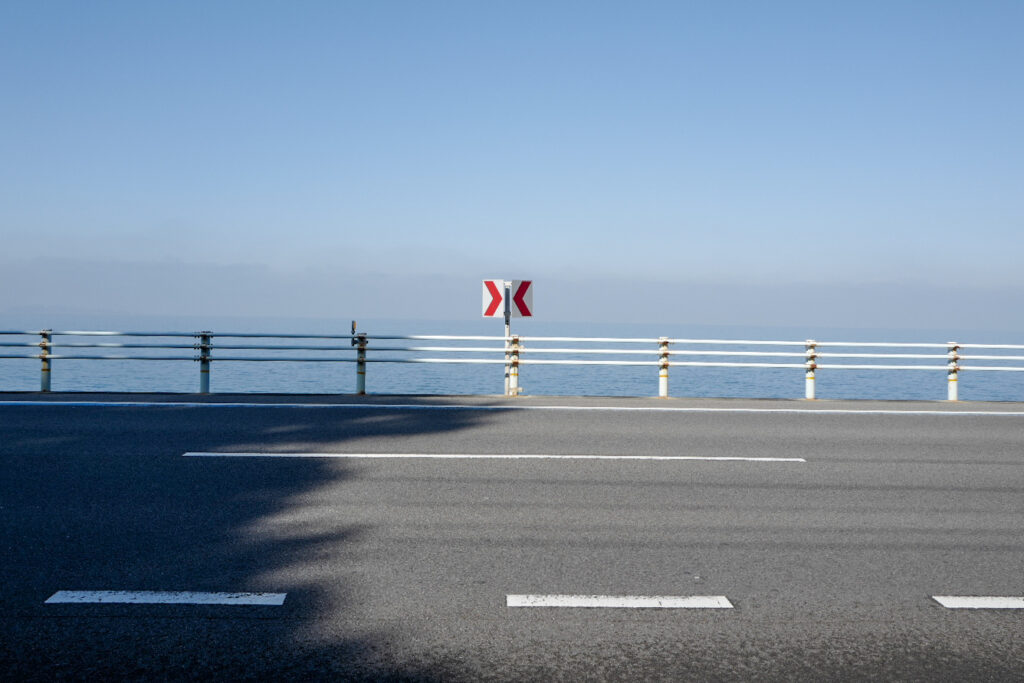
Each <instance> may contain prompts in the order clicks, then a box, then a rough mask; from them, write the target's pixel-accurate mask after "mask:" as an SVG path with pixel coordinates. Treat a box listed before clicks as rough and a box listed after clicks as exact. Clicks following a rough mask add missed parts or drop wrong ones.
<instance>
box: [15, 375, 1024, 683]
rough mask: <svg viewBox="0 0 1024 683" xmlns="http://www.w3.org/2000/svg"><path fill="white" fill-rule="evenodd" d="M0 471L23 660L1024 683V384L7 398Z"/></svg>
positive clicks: (461, 673) (147, 674)
mask: <svg viewBox="0 0 1024 683" xmlns="http://www.w3.org/2000/svg"><path fill="white" fill-rule="evenodd" d="M207 401H210V402H215V404H209V403H206V402H207ZM282 404H287V405H282ZM493 455H502V456H506V457H501V458H494V457H449V456H493ZM278 456H287V457H278ZM338 456H344V457H338ZM353 456H357V457H353ZM369 456H373V457H369ZM426 456H431V457H426ZM438 456H443V457H438ZM522 456H531V457H522ZM556 456H599V457H585V458H581V457H573V458H565V457H556ZM0 472H2V477H0V552H2V555H3V558H4V559H3V564H2V566H3V583H2V588H0V671H3V672H5V674H6V675H5V678H8V679H12V680H13V679H33V680H44V679H46V680H51V679H54V678H71V679H86V678H89V679H94V678H96V677H98V676H101V675H111V676H115V677H119V678H174V679H180V678H212V677H215V676H216V677H224V678H243V677H254V678H255V677H261V678H263V677H278V678H280V677H283V676H295V677H300V676H301V677H304V678H315V679H368V680H369V679H373V680H379V679H396V680H401V679H409V680H478V679H485V680H486V679H493V680H530V679H533V680H551V679H562V680H567V679H573V680H576V679H580V678H590V679H620V678H643V679H652V680H680V679H691V680H738V679H743V680H747V679H759V680H821V679H824V678H828V679H841V680H856V679H869V678H870V679H879V678H882V679H902V680H926V679H927V680H935V679H945V680H957V679H959V680H968V679H970V680H1009V679H1016V680H1020V679H1021V678H1022V677H1024V639H1022V638H1021V634H1022V633H1024V609H1019V607H1021V606H1024V604H1022V603H1024V599H1022V596H1024V532H1022V529H1024V405H1021V404H981V403H960V404H948V403H873V402H835V401H818V402H803V401H746V400H719V401H711V400H686V399H670V400H660V401H659V400H656V399H542V398H520V399H515V400H506V399H503V398H496V397H477V398H454V397H453V398H443V399H442V398H424V397H418V398H413V397H397V398H380V397H376V398H374V397H371V398H367V399H362V400H360V399H356V398H352V397H348V398H334V397H312V396H310V397H294V396H293V397H271V396H213V397H209V398H204V399H195V398H194V397H190V396H174V395H157V396H138V395H132V396H115V395H102V396H90V395H82V394H73V395H68V394H65V395H60V394H54V395H50V396H45V397H44V396H41V395H39V394H0ZM937 596H938V597H939V598H940V599H941V600H942V601H944V602H945V603H946V604H949V605H953V606H956V605H957V604H958V603H957V602H956V601H955V600H953V599H951V598H947V597H945V596H951V597H952V598H963V597H978V596H981V597H986V598H989V601H988V602H986V603H983V607H986V608H985V609H955V608H951V607H947V606H944V605H943V604H942V603H941V602H940V600H937V599H936V597H937ZM995 598H998V599H999V601H994V599H995ZM239 602H241V603H247V602H254V603H257V604H238V603H239ZM182 603H186V604H182ZM188 603H204V604H188ZM519 605H522V606H519ZM541 605H557V606H541ZM581 605H590V606H581ZM993 607H999V608H998V609H994V608H993ZM1014 607H1018V608H1016V609H1015V608H1014Z"/></svg>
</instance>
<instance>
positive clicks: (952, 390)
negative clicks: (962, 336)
mask: <svg viewBox="0 0 1024 683" xmlns="http://www.w3.org/2000/svg"><path fill="white" fill-rule="evenodd" d="M946 355H947V357H948V358H949V363H948V365H947V366H946V375H947V378H946V379H947V380H948V381H947V382H946V386H947V390H946V399H947V400H949V401H959V400H960V389H959V384H960V383H959V382H958V381H957V380H958V379H959V378H960V364H959V361H960V345H959V344H957V343H956V342H949V344H948V353H947V354H946Z"/></svg>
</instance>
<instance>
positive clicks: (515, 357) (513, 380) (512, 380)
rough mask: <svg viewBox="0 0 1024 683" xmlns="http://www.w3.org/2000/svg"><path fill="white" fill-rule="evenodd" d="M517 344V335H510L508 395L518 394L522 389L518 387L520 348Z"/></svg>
mask: <svg viewBox="0 0 1024 683" xmlns="http://www.w3.org/2000/svg"><path fill="white" fill-rule="evenodd" d="M521 348H522V347H521V346H520V345H519V337H518V336H513V337H512V356H511V359H510V360H509V375H508V395H509V396H518V395H519V392H520V391H522V389H520V387H519V351H520V350H521Z"/></svg>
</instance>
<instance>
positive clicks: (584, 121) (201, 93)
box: [0, 0, 1024, 327]
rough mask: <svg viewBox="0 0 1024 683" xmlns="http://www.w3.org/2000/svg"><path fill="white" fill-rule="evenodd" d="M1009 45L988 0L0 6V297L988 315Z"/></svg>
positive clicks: (177, 304)
mask: <svg viewBox="0 0 1024 683" xmlns="http://www.w3.org/2000/svg"><path fill="white" fill-rule="evenodd" d="M1022 36H1024V2H1019V1H1013V2H984V1H981V2H972V1H966V0H965V1H963V2H942V1H940V0H939V1H936V0H933V1H924V0H922V1H920V2H908V1H900V0H886V1H883V2H874V1H864V2H844V3H837V2H786V1H784V0H780V1H777V2H756V1H750V2H739V1H737V2H682V1H678V2H643V1H640V2H619V3H608V2H595V1H586V2H524V1H517V2H453V1H449V0H445V1H444V2H440V1H439V2H424V1H416V2H387V1H381V2H340V1H338V2H333V1H332V2H257V1H253V0H250V1H248V2H237V3H233V2H139V1H138V0H132V1H130V2H78V1H74V2H51V1H47V2H27V1H26V2H13V1H11V2H4V3H2V4H0V93H2V95H0V97H2V99H0V102H2V105H0V235H2V238H3V240H2V243H3V246H2V247H0V268H2V274H0V312H2V311H5V310H6V311H11V310H19V311H24V310H27V309H28V308H31V309H33V310H42V311H45V310H47V307H49V306H52V307H55V308H57V309H62V308H70V309H75V308H76V307H77V308H81V309H83V310H85V309H87V308H89V307H90V306H91V307H92V308H95V309H96V310H112V311H121V312H132V311H134V312H146V311H152V310H168V311H173V312H174V313H176V314H183V315H187V314H188V313H189V312H190V311H193V310H194V311H196V312H197V313H203V314H211V313H218V312H222V313H224V314H228V313H231V312H241V313H245V314H253V313H266V314H269V315H278V316H280V315H287V314H289V313H297V314H302V315H319V314H323V315H325V316H339V317H347V316H349V315H351V316H353V317H355V316H373V315H380V316H390V317H401V316H410V317H418V318H432V317H438V318H456V319H457V318H467V319H468V318H473V317H475V316H479V307H480V283H479V280H480V279H481V278H483V277H498V278H501V277H505V278H509V279H512V278H525V279H530V278H532V279H534V280H535V281H536V283H537V284H536V294H535V307H536V309H537V313H538V315H539V316H542V315H545V314H546V315H548V316H550V317H552V318H555V319H591V320H593V319H599V318H601V317H602V316H611V317H615V318H616V319H620V320H629V319H633V318H639V319H643V320H650V319H652V318H656V317H657V315H659V311H658V309H657V307H656V306H655V305H654V304H652V303H651V301H652V300H654V299H656V298H658V297H667V298H672V299H673V300H676V301H678V300H680V299H685V298H686V297H687V296H690V295H691V293H692V292H697V291H699V292H701V293H702V294H701V296H702V297H704V298H703V299H702V301H701V306H700V307H698V308H701V310H703V309H707V310H708V311H713V310H717V311H718V312H717V313H716V314H715V315H714V316H712V317H714V318H715V319H714V320H710V319H706V320H699V321H697V322H715V323H734V324H743V323H745V322H748V321H749V315H750V314H751V313H750V312H752V311H757V312H760V313H762V314H763V315H764V317H765V318H766V320H774V319H775V317H778V318H779V320H778V322H782V323H800V322H806V321H807V320H814V319H817V318H815V317H814V316H815V315H820V313H818V314H814V313H812V312H811V311H810V310H803V309H802V307H801V306H799V305H794V303H793V301H792V299H793V298H797V299H798V298H799V297H800V296H802V295H801V293H802V292H804V293H809V292H815V291H817V292H818V294H816V295H815V294H810V295H809V300H813V301H814V306H815V307H820V306H828V305H829V303H828V301H824V302H822V301H821V299H822V295H821V294H820V292H825V291H827V292H831V293H833V294H832V302H833V304H834V305H835V307H836V309H835V310H836V311H848V313H841V314H837V315H839V317H843V316H844V315H845V316H847V317H855V314H854V313H852V312H853V311H858V312H859V313H858V314H857V315H860V316H861V317H860V318H857V319H849V320H848V321H847V322H849V323H850V326H855V325H857V324H861V323H862V324H880V325H891V324H894V323H898V322H900V321H901V318H900V316H901V313H900V311H905V310H906V309H907V308H908V307H909V308H914V309H917V310H921V311H923V310H928V311H929V313H928V314H927V316H926V317H928V316H933V317H934V316H941V315H942V314H943V313H942V311H943V306H940V305H936V300H938V299H941V298H942V297H944V296H946V295H948V294H949V292H950V291H954V290H955V291H956V292H958V293H959V296H960V297H961V298H960V299H958V300H957V303H956V305H957V306H963V307H966V308H969V309H973V310H971V311H968V312H967V313H969V314H972V313H973V314H974V315H975V316H976V317H978V316H981V317H980V318H979V320H981V319H984V320H982V324H990V323H991V324H995V323H996V322H998V320H999V319H1000V318H1001V317H1003V318H1005V317H1006V316H1007V314H1008V312H1009V311H1011V310H1012V316H1015V317H1016V318H1019V317H1020V315H1019V309H1020V303H1021V294H1022V292H1024V268H1022V267H1021V256H1020V254H1021V251H1022V246H1024V201H1022V198H1024V132H1022V121H1024V106H1022V105H1024V78H1022V73H1024V40H1022ZM188 282H191V283H192V284H191V285H189V284H188ZM196 282H201V283H202V284H203V287H202V291H198V290H196V288H195V283H196ZM719 285H721V287H719ZM190 287H191V288H190ZM901 287H903V288H905V289H904V297H903V299H901V301H902V303H901V304H900V308H899V309H898V310H896V309H892V308H891V306H890V308H889V309H886V305H887V303H888V302H887V301H886V297H885V296H884V295H883V296H881V297H880V296H879V292H885V291H886V288H901ZM588 291H594V292H598V291H599V292H601V295H600V306H598V305H597V304H596V303H595V302H594V301H593V300H592V299H593V298H594V297H588V296H586V294H585V293H586V292H588ZM766 292H768V293H774V294H773V296H776V295H777V296H780V297H784V298H788V299H789V300H790V301H789V303H788V304H787V305H786V307H781V306H780V307H779V309H778V316H775V315H774V314H773V304H772V302H771V301H760V300H759V297H762V296H766V294H765V293H766ZM907 292H912V293H919V294H914V295H913V296H918V295H919V296H920V297H922V299H921V301H920V302H918V303H920V306H918V305H917V303H915V301H916V300H915V299H914V298H913V296H911V295H910V294H906V293H907ZM972 292H974V293H975V294H976V295H975V296H974V298H971V293H972ZM463 296H464V298H462V297H463ZM716 297H722V298H721V299H718V298H716ZM730 297H731V298H730ZM908 297H909V298H908ZM963 297H967V298H966V299H964V298H963ZM417 300H429V301H430V302H431V305H430V307H429V308H427V307H425V306H423V305H421V304H419V303H416V301H417ZM925 300H927V305H925ZM641 301H642V303H640V302H641ZM743 301H746V302H748V304H749V302H751V301H754V302H757V303H756V305H754V306H751V305H748V306H747V308H746V309H744V308H742V307H741V306H739V302H743ZM730 306H731V307H732V308H731V310H734V311H735V313H734V314H733V315H731V316H730V315H729V314H728V313H722V312H721V309H729V308H730ZM844 307H845V308H844ZM1013 309H1016V310H1013ZM783 310H785V311H786V313H785V315H783V313H782V311H783ZM744 311H748V312H747V313H744ZM949 314H950V315H957V312H955V311H952V310H951V311H949ZM982 314H984V315H982ZM672 315H674V316H676V317H678V316H679V315H685V308H684V309H682V310H680V309H674V310H673V313H672ZM709 315H710V314H705V318H708V316H709ZM802 315H803V316H804V317H803V318H801V316H802ZM985 315H987V316H989V317H988V318H985ZM745 316H746V317H745ZM787 316H788V317H787ZM782 318H786V319H785V320H783V319H782ZM1016 318H1015V319H1016ZM828 321H829V322H830V323H834V322H842V320H839V321H832V320H831V319H829V320H828ZM985 321H988V322H985ZM757 322H762V321H757ZM921 322H929V321H928V320H923V321H921ZM940 322H941V321H938V320H936V321H935V323H936V325H938V324H939V323H940ZM915 324H917V323H916V322H915ZM1013 325H1016V326H1019V327H1021V326H1024V324H1021V323H1020V322H1019V321H1017V322H1014V323H1013ZM1013 325H1007V326H1013ZM0 327H3V325H0Z"/></svg>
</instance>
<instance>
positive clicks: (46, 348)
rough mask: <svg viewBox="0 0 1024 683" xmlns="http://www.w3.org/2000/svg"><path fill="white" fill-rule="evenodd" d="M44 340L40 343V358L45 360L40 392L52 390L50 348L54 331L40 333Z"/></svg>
mask: <svg viewBox="0 0 1024 683" xmlns="http://www.w3.org/2000/svg"><path fill="white" fill-rule="evenodd" d="M40 334H41V335H42V337H43V340H42V341H41V342H39V357H40V358H42V359H43V370H42V372H41V373H40V376H39V391H49V390H50V362H51V361H50V346H51V341H50V340H51V339H52V335H53V330H43V331H42V332H40Z"/></svg>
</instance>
